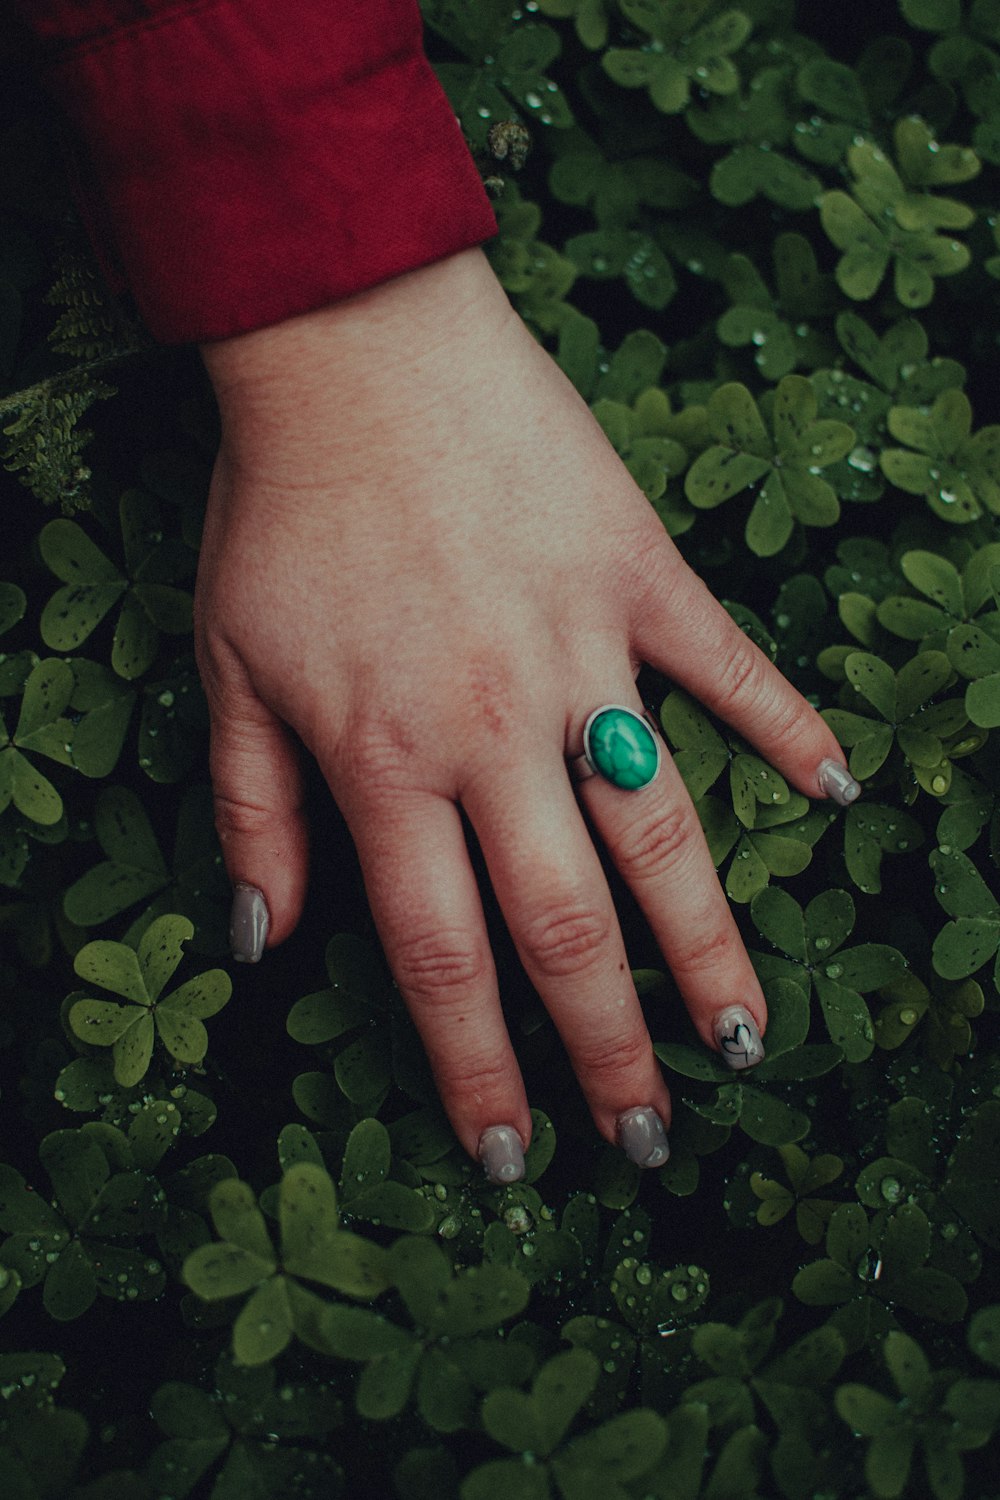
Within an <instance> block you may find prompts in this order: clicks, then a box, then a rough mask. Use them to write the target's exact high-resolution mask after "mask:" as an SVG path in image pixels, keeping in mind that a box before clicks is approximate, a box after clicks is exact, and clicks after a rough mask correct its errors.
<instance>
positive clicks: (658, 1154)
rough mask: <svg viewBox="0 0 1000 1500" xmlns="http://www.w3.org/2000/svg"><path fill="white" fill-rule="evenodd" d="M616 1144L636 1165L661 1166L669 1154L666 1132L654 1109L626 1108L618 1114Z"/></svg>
mask: <svg viewBox="0 0 1000 1500" xmlns="http://www.w3.org/2000/svg"><path fill="white" fill-rule="evenodd" d="M616 1124H617V1127H618V1144H619V1146H621V1148H622V1150H623V1151H624V1152H625V1155H626V1156H627V1157H628V1159H629V1161H634V1162H635V1164H636V1166H637V1167H662V1166H663V1163H664V1162H665V1161H666V1159H667V1157H668V1156H669V1155H670V1147H669V1145H668V1144H667V1132H666V1131H665V1130H664V1128H663V1121H662V1120H661V1119H660V1117H659V1115H658V1114H657V1113H656V1110H655V1109H643V1108H638V1109H626V1110H625V1111H624V1112H623V1113H622V1114H620V1115H619V1116H618V1119H617V1121H616Z"/></svg>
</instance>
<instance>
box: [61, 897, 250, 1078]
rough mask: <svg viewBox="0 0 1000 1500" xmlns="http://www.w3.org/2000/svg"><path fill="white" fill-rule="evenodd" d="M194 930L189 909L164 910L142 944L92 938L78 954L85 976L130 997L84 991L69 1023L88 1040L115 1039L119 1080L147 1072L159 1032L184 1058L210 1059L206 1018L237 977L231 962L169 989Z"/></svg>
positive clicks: (108, 1043) (107, 1042)
mask: <svg viewBox="0 0 1000 1500" xmlns="http://www.w3.org/2000/svg"><path fill="white" fill-rule="evenodd" d="M193 935H194V926H193V925H192V923H191V922H189V921H188V919H187V918H186V917H181V916H175V915H169V916H162V917H158V918H157V919H156V920H155V921H154V922H152V923H151V924H150V925H149V926H148V927H147V928H146V930H145V932H144V933H143V935H142V937H141V939H140V941H139V946H138V950H135V949H133V948H129V947H128V946H127V945H126V944H124V943H112V942H108V941H98V942H94V943H87V944H86V945H85V946H84V947H83V948H81V949H80V951H79V953H78V954H77V955H76V958H75V960H74V965H73V966H74V968H75V969H76V972H77V974H79V976H80V978H81V979H87V980H90V982H91V983H92V984H98V985H100V986H101V988H102V989H106V990H111V991H112V993H113V994H115V995H119V996H120V997H121V999H122V1000H125V1001H127V1002H128V1003H127V1004H125V1005H122V1004H119V1003H117V1002H115V1001H111V1000H96V999H91V998H90V997H84V998H77V999H76V1000H75V1003H74V1004H73V1005H72V1006H71V1008H70V1011H69V1024H70V1026H71V1027H72V1029H73V1031H74V1032H75V1034H76V1035H77V1036H78V1037H79V1038H80V1040H81V1041H85V1042H89V1043H90V1044H91V1045H92V1046H98V1047H111V1048H112V1049H113V1057H114V1074H115V1078H116V1080H117V1082H118V1083H120V1084H122V1085H123V1086H124V1087H126V1088H128V1087H131V1086H132V1085H133V1084H136V1083H138V1082H139V1080H140V1079H141V1078H143V1077H144V1076H145V1074H146V1071H147V1069H148V1067H149V1064H150V1059H151V1058H152V1055H153V1044H154V1041H155V1039H156V1037H157V1036H159V1039H160V1041H161V1042H162V1043H163V1046H164V1047H165V1048H166V1050H167V1052H169V1053H170V1055H171V1057H173V1058H174V1060H175V1061H176V1062H178V1063H181V1064H192V1063H194V1064H197V1063H201V1062H202V1061H204V1058H205V1054H206V1052H207V1051H208V1033H207V1031H206V1030H205V1027H204V1025H203V1024H202V1023H203V1021H204V1020H205V1019H207V1018H208V1017H209V1016H214V1015H215V1014H216V1013H217V1012H218V1011H220V1010H221V1009H222V1007H223V1006H224V1005H225V1004H226V1002H227V1000H228V999H229V997H230V995H231V993H232V983H231V981H230V979H229V975H228V974H227V973H226V972H225V970H224V969H209V970H208V971H207V972H206V973H204V974H199V975H198V976H197V978H195V979H189V980H188V981H187V982H186V983H185V984H182V985H181V986H180V987H179V988H178V989H176V990H173V991H171V992H170V993H169V994H167V995H164V994H163V993H162V991H163V988H164V986H165V985H166V983H167V980H168V979H169V978H170V977H171V975H172V974H173V972H174V970H175V969H176V967H177V965H178V964H179V963H180V961H181V957H182V956H183V948H182V945H183V944H184V943H185V942H186V941H187V940H188V939H189V938H191V937H192V936H193Z"/></svg>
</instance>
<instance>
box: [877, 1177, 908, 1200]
mask: <svg viewBox="0 0 1000 1500" xmlns="http://www.w3.org/2000/svg"><path fill="white" fill-rule="evenodd" d="M879 1192H880V1193H881V1194H882V1197H883V1198H884V1199H885V1201H886V1203H898V1202H899V1200H900V1198H901V1197H902V1195H903V1185H902V1183H901V1182H900V1180H899V1178H898V1177H883V1178H882V1181H881V1182H880V1183H879Z"/></svg>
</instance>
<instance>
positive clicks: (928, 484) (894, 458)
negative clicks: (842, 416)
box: [880, 390, 1000, 525]
mask: <svg viewBox="0 0 1000 1500" xmlns="http://www.w3.org/2000/svg"><path fill="white" fill-rule="evenodd" d="M888 423H889V431H890V432H891V433H892V436H893V437H894V438H896V440H897V441H898V442H902V443H906V444H907V445H908V447H907V448H887V449H886V450H885V452H884V453H883V454H882V456H881V460H880V462H881V465H882V469H883V471H884V473H885V475H886V478H887V479H888V480H889V481H890V483H892V484H895V485H897V486H898V487H899V488H900V489H902V490H906V491H907V492H908V493H909V494H911V495H923V496H924V498H925V500H926V501H927V503H928V505H929V506H930V508H931V510H932V511H933V512H934V514H935V515H937V516H940V517H941V519H942V520H944V521H951V522H952V523H954V524H956V525H962V524H965V523H968V522H969V521H974V520H976V519H977V518H978V517H979V516H981V515H982V514H983V512H984V511H989V512H992V513H993V514H994V515H997V514H1000V426H993V427H984V428H982V429H981V430H980V431H979V432H977V433H975V434H972V406H971V404H970V402H969V398H968V397H967V396H966V395H964V394H963V392H961V391H956V390H948V391H942V392H941V394H940V395H939V396H938V397H937V399H936V400H935V402H934V405H933V406H932V407H931V409H930V411H928V412H925V411H923V410H921V409H918V408H914V407H908V406H906V407H903V406H899V407H893V408H892V410H891V411H890V412H889V418H888ZM970 434H972V435H971V436H970Z"/></svg>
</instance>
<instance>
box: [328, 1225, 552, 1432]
mask: <svg viewBox="0 0 1000 1500" xmlns="http://www.w3.org/2000/svg"><path fill="white" fill-rule="evenodd" d="M386 1270H387V1275H388V1276H389V1277H391V1280H392V1283H393V1284H394V1285H395V1286H396V1288H397V1289H398V1291H399V1293H400V1295H401V1297H402V1299H403V1303H404V1305H405V1307H406V1309H407V1311H408V1313H409V1315H410V1317H411V1319H412V1322H413V1325H414V1326H413V1329H412V1331H411V1330H410V1329H408V1328H404V1327H402V1326H400V1325H398V1324H396V1323H390V1322H389V1321H388V1320H387V1319H386V1318H383V1317H381V1316H379V1315H378V1314H376V1313H374V1312H370V1311H367V1310H365V1309H362V1308H352V1307H344V1306H340V1305H332V1306H328V1307H327V1309H326V1311H325V1313H324V1314H323V1317H322V1320H321V1322H320V1324H319V1328H320V1332H321V1336H322V1338H323V1339H324V1341H325V1345H326V1348H327V1350H328V1352H329V1353H331V1354H335V1355H337V1356H338V1357H339V1358H341V1359H349V1360H354V1361H356V1362H358V1363H362V1364H364V1366H365V1368H364V1370H363V1372H362V1374H361V1377H360V1379H359V1381H358V1384H357V1388H356V1394H355V1400H356V1405H357V1409H358V1412H359V1413H360V1414H361V1415H362V1416H364V1417H368V1418H375V1419H386V1418H390V1417H395V1416H397V1415H398V1414H399V1413H400V1412H401V1411H402V1410H403V1409H404V1407H405V1406H406V1405H407V1403H408V1402H409V1400H410V1398H411V1395H415V1397H416V1404H417V1408H418V1410H419V1412H420V1415H421V1416H422V1418H423V1420H424V1421H425V1422H426V1423H427V1424H428V1426H430V1427H432V1428H434V1429H435V1430H436V1431H438V1432H454V1431H457V1430H458V1429H459V1428H461V1427H465V1426H468V1425H469V1423H470V1421H471V1419H472V1415H473V1411H474V1405H475V1397H476V1393H477V1392H482V1391H492V1390H493V1389H494V1388H496V1387H503V1386H506V1385H514V1384H519V1383H520V1382H521V1380H523V1379H524V1378H526V1376H527V1375H529V1374H530V1373H531V1371H532V1369H533V1368H534V1359H533V1358H532V1356H531V1353H530V1351H529V1350H528V1349H527V1348H525V1347H523V1346H521V1347H517V1346H514V1345H511V1346H508V1347H506V1348H505V1347H503V1346H499V1347H498V1345H497V1344H496V1343H495V1341H492V1340H486V1339H484V1338H483V1337H482V1335H483V1334H485V1333H487V1332H492V1331H493V1330H494V1329H496V1328H498V1327H499V1326H500V1325H501V1324H502V1323H504V1322H506V1321H507V1320H508V1319H509V1318H512V1317H516V1316H517V1314H518V1313H520V1312H521V1311H522V1310H523V1308H524V1306H525V1304H526V1302H527V1299H528V1291H529V1288H528V1283H527V1281H526V1280H525V1279H524V1277H522V1276H520V1275H519V1274H518V1272H517V1271H515V1270H513V1269H510V1268H508V1267H506V1266H498V1265H491V1264H489V1263H484V1264H483V1265H481V1266H478V1267H470V1268H469V1269H468V1270H465V1271H462V1272H459V1273H457V1274H456V1272H455V1271H454V1269H453V1268H452V1266H451V1265H450V1264H449V1262H448V1259H447V1257H446V1256H445V1255H444V1254H443V1252H442V1251H441V1250H440V1249H439V1248H438V1247H437V1245H435V1244H434V1243H433V1242H432V1241H430V1240H427V1239H412V1238H403V1239H399V1240H397V1241H396V1243H395V1244H394V1245H393V1246H392V1249H391V1250H390V1251H389V1252H388V1256H387V1259H386Z"/></svg>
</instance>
